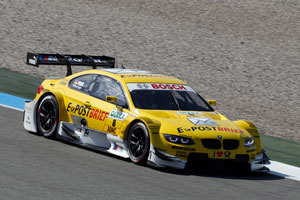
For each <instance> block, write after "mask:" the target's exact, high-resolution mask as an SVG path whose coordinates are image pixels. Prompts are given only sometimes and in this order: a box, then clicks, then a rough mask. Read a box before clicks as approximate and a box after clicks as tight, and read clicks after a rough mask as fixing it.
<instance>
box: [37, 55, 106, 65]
mask: <svg viewBox="0 0 300 200" xmlns="http://www.w3.org/2000/svg"><path fill="white" fill-rule="evenodd" d="M66 58H67V59H68V60H69V61H73V62H78V63H82V58H72V57H71V56H66ZM39 59H40V60H48V61H54V62H56V61H57V57H56V56H48V55H40V58H39ZM93 60H94V62H95V63H101V62H102V61H101V59H93Z"/></svg>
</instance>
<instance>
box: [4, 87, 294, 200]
mask: <svg viewBox="0 0 300 200" xmlns="http://www.w3.org/2000/svg"><path fill="white" fill-rule="evenodd" d="M25 100H26V99H24V98H19V97H15V96H12V95H8V94H5V93H0V105H1V106H0V112H1V115H0V118H1V119H0V125H1V127H2V131H1V135H0V151H1V165H0V188H1V189H0V199H117V198H122V199H164V200H166V199H201V198H205V199H216V198H225V199H237V198H242V199H261V198H264V199H272V200H273V199H297V198H298V195H299V189H300V182H299V181H300V175H299V174H300V173H299V172H300V169H299V168H298V167H294V166H291V165H287V164H283V163H280V162H277V161H272V164H271V165H270V166H268V167H269V168H270V169H271V172H270V173H266V174H259V173H251V174H241V173H237V174H234V173H225V172H215V173H214V172H183V171H170V170H161V169H156V168H152V167H141V166H137V165H134V164H133V163H131V162H130V161H129V160H124V159H121V158H118V157H115V156H111V155H108V154H105V153H100V152H95V151H90V150H87V149H85V148H80V147H77V146H74V145H69V144H66V143H64V142H59V141H55V140H49V139H45V138H43V137H40V136H37V135H35V134H30V133H28V132H27V131H25V130H24V128H23V124H22V117H23V112H22V111H23V106H24V104H23V103H24V101H25Z"/></svg>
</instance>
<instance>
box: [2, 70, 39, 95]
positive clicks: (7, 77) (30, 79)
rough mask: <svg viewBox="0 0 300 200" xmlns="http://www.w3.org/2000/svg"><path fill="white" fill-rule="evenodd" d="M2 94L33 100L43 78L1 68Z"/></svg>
mask: <svg viewBox="0 0 300 200" xmlns="http://www.w3.org/2000/svg"><path fill="white" fill-rule="evenodd" d="M0 74H1V76H0V92H3V93H7V94H12V95H16V96H19V97H24V98H27V99H33V98H34V97H35V94H36V91H37V89H38V87H39V85H40V84H41V82H42V81H43V79H42V78H39V77H35V76H30V75H27V74H21V73H17V72H12V71H10V70H7V69H3V68H0Z"/></svg>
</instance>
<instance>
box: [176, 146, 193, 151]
mask: <svg viewBox="0 0 300 200" xmlns="http://www.w3.org/2000/svg"><path fill="white" fill-rule="evenodd" d="M172 149H178V150H184V151H196V149H194V148H188V147H178V146H172Z"/></svg>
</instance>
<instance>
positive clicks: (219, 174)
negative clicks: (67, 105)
mask: <svg viewBox="0 0 300 200" xmlns="http://www.w3.org/2000/svg"><path fill="white" fill-rule="evenodd" d="M29 133H30V134H33V135H36V136H41V135H40V134H38V133H34V132H29ZM49 139H50V140H56V141H58V142H62V143H65V144H67V145H71V146H74V147H78V148H81V149H86V150H88V151H91V152H94V153H97V154H101V155H105V156H108V157H111V158H114V159H119V160H120V161H122V162H127V163H131V161H130V160H129V159H128V158H122V157H120V156H117V155H113V154H110V153H108V152H105V151H103V150H96V149H92V148H89V147H86V146H82V145H79V144H75V143H72V142H70V141H66V140H62V139H58V138H49ZM132 164H133V163H132ZM139 167H145V168H149V169H152V170H155V171H158V172H162V173H168V174H176V175H181V176H199V177H210V178H223V179H232V180H234V179H240V180H270V181H271V180H281V179H284V177H282V176H276V175H272V174H270V173H262V172H248V171H233V170H219V169H218V170H217V169H203V170H195V169H193V170H192V169H190V170H182V169H173V168H165V167H159V166H157V165H155V164H153V163H151V162H148V163H147V165H146V166H139Z"/></svg>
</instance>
